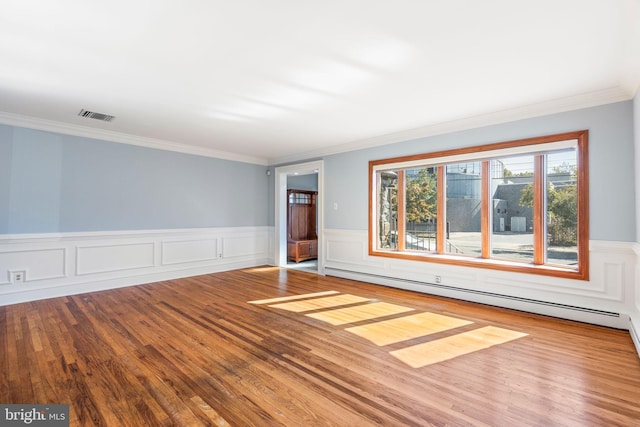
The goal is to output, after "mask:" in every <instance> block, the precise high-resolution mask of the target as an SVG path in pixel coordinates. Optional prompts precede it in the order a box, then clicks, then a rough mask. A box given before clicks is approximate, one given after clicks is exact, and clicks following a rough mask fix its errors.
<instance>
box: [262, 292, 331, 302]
mask: <svg viewBox="0 0 640 427" xmlns="http://www.w3.org/2000/svg"><path fill="white" fill-rule="evenodd" d="M337 293H339V292H338V291H323V292H314V293H311V294H302V295H291V296H288V297H280V298H270V299H259V300H255V301H249V304H272V303H274V302H282V301H294V300H299V299H305V298H314V297H322V296H326V295H335V294H337Z"/></svg>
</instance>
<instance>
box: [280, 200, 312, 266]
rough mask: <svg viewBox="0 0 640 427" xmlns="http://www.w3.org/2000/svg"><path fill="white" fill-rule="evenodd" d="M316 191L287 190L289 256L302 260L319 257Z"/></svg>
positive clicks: (297, 260) (289, 257)
mask: <svg viewBox="0 0 640 427" xmlns="http://www.w3.org/2000/svg"><path fill="white" fill-rule="evenodd" d="M317 195H318V193H317V192H316V191H307V190H287V258H288V259H289V260H290V261H295V262H300V261H304V260H308V259H316V258H318V236H317V234H316V198H317Z"/></svg>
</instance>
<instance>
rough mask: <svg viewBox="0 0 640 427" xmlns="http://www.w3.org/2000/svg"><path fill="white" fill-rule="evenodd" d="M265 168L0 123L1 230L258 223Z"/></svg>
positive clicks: (264, 201) (262, 221)
mask: <svg viewBox="0 0 640 427" xmlns="http://www.w3.org/2000/svg"><path fill="white" fill-rule="evenodd" d="M265 171H266V168H265V167H264V166H259V165H254V164H248V163H242V162H235V161H227V160H220V159H213V158H208V157H201V156H195V155H188V154H181V153H175V152H169V151H163V150H155V149H150V148H144V147H137V146H132V145H125V144H119V143H112V142H105V141H98V140H93V139H89V138H81V137H75V136H67V135H59V134H55V133H50V132H42V131H37V130H31V129H24V128H19V127H12V126H4V125H0V234H19V233H48V232H71V231H108V230H145V229H173V228H199V227H236V226H263V225H267V222H268V212H267V209H268V206H269V200H268V194H269V187H268V186H269V180H268V177H267V176H266V174H265Z"/></svg>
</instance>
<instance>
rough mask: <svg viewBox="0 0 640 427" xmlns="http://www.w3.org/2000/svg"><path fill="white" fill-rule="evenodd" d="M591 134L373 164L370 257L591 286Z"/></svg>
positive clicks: (555, 136)
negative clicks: (559, 279)
mask: <svg viewBox="0 0 640 427" xmlns="http://www.w3.org/2000/svg"><path fill="white" fill-rule="evenodd" d="M587 142H588V131H578V132H569V133H564V134H559V135H550V136H544V137H538V138H530V139H524V140H518V141H509V142H501V143H495V144H488V145H482V146H477V147H470V148H464V149H457V150H448V151H440V152H435V153H425V154H421V155H415V156H407V157H396V158H391V159H383V160H375V161H371V162H369V190H370V191H369V210H370V212H369V254H370V255H374V256H385V257H392V258H402V259H410V260H419V261H430V262H440V263H447V264H457V265H464V266H473V267H480V268H492V269H498V270H506V271H514V272H524V273H533V274H543V275H550V276H557V277H564V278H573V279H583V280H588V277H589V266H588V262H589V253H588V247H589V232H588V224H589V213H588V203H589V201H588V194H589V190H588V163H587V160H588V152H587Z"/></svg>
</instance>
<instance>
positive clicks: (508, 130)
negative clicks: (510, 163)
mask: <svg viewBox="0 0 640 427" xmlns="http://www.w3.org/2000/svg"><path fill="white" fill-rule="evenodd" d="M583 129H588V130H589V185H590V192H589V215H590V238H591V239H593V240H609V241H627V242H632V241H635V227H636V219H635V173H634V135H633V102H632V101H626V102H619V103H614V104H609V105H604V106H599V107H593V108H587V109H581V110H575V111H570V112H565V113H559V114H553V115H549V116H543V117H536V118H532V119H526V120H519V121H515V122H510V123H504V124H499V125H492V126H487V127H482V128H477V129H472V130H466V131H461V132H454V133H449V134H445V135H437V136H433V137H428V138H422V139H416V140H412V141H406V142H401V143H396V144H389V145H384V146H380V147H375V148H370V149H363V150H358V151H352V152H348V153H342V154H336V155H332V156H327V157H325V158H324V161H325V164H324V171H325V174H324V176H325V182H324V193H325V194H324V200H325V227H326V228H330V229H347V230H366V229H367V221H368V210H367V209H368V199H367V194H368V180H367V175H368V162H369V160H376V159H384V158H390V157H395V156H404V155H411V154H418V153H426V152H430V151H439V150H446V149H452V148H461V147H469V146H474V145H481V144H488V143H494V142H502V141H509V140H515V139H523V138H529V137H536V136H542V135H550V134H556V133H562V132H569V131H577V130H583ZM333 203H338V206H339V207H340V208H339V210H333V209H331V208H330V207H331V206H332V205H333Z"/></svg>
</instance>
